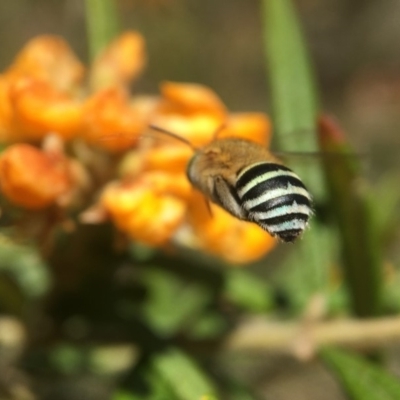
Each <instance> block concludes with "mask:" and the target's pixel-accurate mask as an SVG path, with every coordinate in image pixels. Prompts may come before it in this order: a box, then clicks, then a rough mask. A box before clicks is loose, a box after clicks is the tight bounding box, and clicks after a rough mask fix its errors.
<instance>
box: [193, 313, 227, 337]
mask: <svg viewBox="0 0 400 400" xmlns="http://www.w3.org/2000/svg"><path fill="white" fill-rule="evenodd" d="M227 328H228V323H227V321H226V320H225V319H224V318H223V317H222V316H221V314H219V313H217V312H212V311H210V312H206V313H204V314H203V315H200V316H199V317H198V318H197V319H196V320H195V321H194V322H193V323H192V324H191V325H190V328H189V330H188V332H187V335H188V337H190V338H191V339H196V340H205V339H212V338H215V337H216V336H220V335H222V334H223V333H224V332H225V331H226V330H227Z"/></svg>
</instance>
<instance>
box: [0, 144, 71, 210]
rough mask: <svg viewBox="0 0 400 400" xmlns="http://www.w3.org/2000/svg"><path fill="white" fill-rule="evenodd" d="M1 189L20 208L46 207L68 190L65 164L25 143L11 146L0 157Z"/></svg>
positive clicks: (69, 184)
mask: <svg viewBox="0 0 400 400" xmlns="http://www.w3.org/2000/svg"><path fill="white" fill-rule="evenodd" d="M0 187H1V191H2V193H3V194H4V195H5V196H6V197H7V198H8V199H9V200H10V201H11V202H13V203H15V204H17V205H19V206H22V207H25V208H29V209H40V208H44V207H47V206H49V205H51V204H52V203H54V202H56V201H57V200H58V199H59V198H60V197H61V196H62V195H64V194H66V193H67V192H68V190H69V189H70V187H71V177H70V173H69V167H68V161H67V160H66V159H65V158H59V157H52V156H51V155H49V154H47V153H45V152H43V151H40V150H38V149H37V148H35V147H33V146H30V145H28V144H15V145H12V146H10V147H8V148H7V149H6V150H5V151H4V152H3V153H2V155H1V158H0Z"/></svg>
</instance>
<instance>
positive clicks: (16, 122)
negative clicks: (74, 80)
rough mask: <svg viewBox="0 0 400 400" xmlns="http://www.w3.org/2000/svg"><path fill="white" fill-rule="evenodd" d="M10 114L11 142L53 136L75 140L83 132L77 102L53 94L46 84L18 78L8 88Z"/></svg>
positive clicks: (53, 91) (80, 108)
mask: <svg viewBox="0 0 400 400" xmlns="http://www.w3.org/2000/svg"><path fill="white" fill-rule="evenodd" d="M9 99H10V103H11V107H12V112H13V120H12V130H13V132H15V137H14V139H19V134H20V135H21V136H22V138H24V139H27V140H29V139H33V140H35V139H42V138H43V137H44V136H45V135H46V134H49V133H50V132H56V133H57V134H58V135H60V136H61V137H63V138H64V139H70V138H72V137H74V136H76V135H77V134H78V133H79V132H80V131H81V129H82V106H81V104H80V102H78V101H76V100H73V99H72V98H71V97H70V96H68V95H66V94H65V93H62V92H60V91H58V90H56V89H55V88H54V87H53V86H51V85H50V84H49V83H48V82H45V81H39V80H36V79H32V78H21V79H19V80H17V81H16V82H15V83H14V84H12V85H11V86H10V88H9Z"/></svg>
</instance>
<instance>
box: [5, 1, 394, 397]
mask: <svg viewBox="0 0 400 400" xmlns="http://www.w3.org/2000/svg"><path fill="white" fill-rule="evenodd" d="M294 4H295V5H296V8H297V9H298V11H299V17H300V20H301V23H302V26H303V29H304V33H305V38H306V43H307V45H308V49H309V51H310V55H311V59H312V63H313V67H314V70H315V74H316V78H317V84H318V89H319V95H320V98H321V104H322V108H323V109H324V110H325V111H326V112H327V113H329V114H332V115H334V116H335V118H336V119H337V120H339V121H340V123H341V126H342V128H343V129H344V131H345V132H346V135H347V139H348V140H349V142H350V143H351V144H352V146H353V150H354V152H355V153H358V152H359V153H362V154H363V157H362V164H363V167H364V173H365V175H366V176H367V177H368V179H369V180H370V182H371V185H372V187H374V185H378V186H379V183H380V182H382V181H385V179H386V178H387V177H388V176H390V177H393V176H398V178H399V179H400V157H399V154H400V153H399V151H400V136H399V134H400V51H399V50H400V47H399V46H400V44H399V38H400V24H399V18H398V16H399V15H400V2H398V1H396V0H381V1H379V2H376V1H372V0H363V1H360V0H353V1H346V0H325V1H317V0H296V1H294ZM117 5H118V9H119V11H120V15H121V25H122V26H123V28H124V29H129V28H130V29H134V30H138V31H139V32H141V33H142V34H143V35H144V37H145V39H146V42H147V51H148V55H149V64H148V67H147V68H146V70H145V72H144V74H143V76H142V77H141V78H140V79H139V80H138V82H136V83H135V85H134V87H133V88H132V91H133V93H140V92H146V93H154V94H156V93H157V92H158V85H159V83H160V82H161V81H163V80H170V81H183V82H196V83H202V84H205V85H207V86H210V87H211V88H213V89H214V90H215V91H216V93H218V95H219V96H220V97H221V99H222V100H223V101H224V102H225V104H226V105H227V107H228V108H229V109H230V110H232V111H262V112H267V113H270V111H271V107H270V92H269V84H268V81H267V78H266V73H265V70H266V62H265V54H264V49H263V40H262V38H263V35H262V20H261V16H260V2H259V1H256V0H218V1H215V0H202V1H196V0H118V1H117ZM40 34H56V35H60V36H62V37H63V38H64V39H66V40H67V42H69V44H70V45H71V47H72V48H73V49H74V51H75V52H76V53H77V54H78V56H79V57H80V58H81V60H82V61H84V62H85V63H87V62H88V44H87V41H86V22H85V9H84V2H82V1H81V0H13V1H9V2H5V1H3V2H0V43H1V49H0V68H1V69H2V70H3V69H5V68H6V67H7V66H8V65H9V64H10V63H11V61H12V60H13V58H14V56H15V55H16V54H17V53H18V51H19V50H20V49H21V48H22V46H23V45H24V44H25V43H26V42H27V41H28V40H29V39H30V38H32V37H34V36H36V35H40ZM391 182H396V181H395V180H391ZM397 182H398V181H397ZM397 191H398V189H397ZM382 196H384V194H383V193H382ZM397 211H398V206H397ZM396 235H397V236H394V237H392V238H391V240H390V241H389V242H388V243H389V244H388V245H387V247H386V249H385V251H386V253H385V263H387V264H390V268H391V270H392V269H396V268H398V267H399V266H400V265H399V260H400V246H399V245H398V244H399V238H400V237H399V231H398V229H397V233H396ZM111 243H113V234H112V232H111V229H110V228H109V227H106V228H104V229H102V230H101V231H99V230H97V228H93V227H86V228H83V229H81V230H80V231H79V232H78V234H76V235H74V237H73V238H72V239H71V238H70V239H68V240H65V241H61V242H60V243H59V244H58V250H57V251H56V252H53V253H52V256H51V258H50V259H49V260H47V261H48V264H49V265H51V267H49V268H48V267H47V266H44V265H42V264H41V261H40V260H39V259H35V260H32V255H31V254H28V253H27V255H26V260H24V262H25V263H26V264H24V262H23V263H22V264H21V265H22V266H21V267H20V269H21V270H19V271H17V272H15V268H14V267H13V268H14V270H13V271H12V272H10V270H11V267H9V266H8V264H10V263H8V264H7V267H1V269H3V270H4V271H3V272H2V277H1V279H0V291H1V292H2V294H1V296H0V301H1V303H0V310H1V311H2V314H3V317H2V319H0V347H1V351H2V353H3V356H2V357H1V358H0V399H18V400H19V399H21V400H23V399H36V398H37V399H41V398H43V399H49V400H53V399H98V400H102V399H109V398H112V399H115V400H129V399H132V400H133V399H143V398H147V397H139V396H138V397H134V396H133V395H129V394H125V393H135V390H137V391H138V392H140V391H141V390H142V389H143V385H144V383H143V381H142V378H141V377H140V374H139V373H138V372H137V371H138V368H136V367H137V363H138V362H139V363H142V364H143V365H145V364H146V362H148V360H147V359H146V357H144V358H143V357H139V351H138V348H137V344H138V343H141V344H142V345H143V346H148V349H144V350H145V351H144V352H145V353H146V351H147V350H148V352H149V354H150V353H152V352H154V351H155V349H157V350H158V349H162V348H166V347H168V345H170V344H171V343H174V344H176V343H179V344H180V345H182V346H186V347H185V348H188V349H190V350H191V351H193V354H197V355H199V354H200V355H201V354H203V349H202V347H201V345H204V346H205V349H206V350H204V354H208V353H210V354H214V353H213V351H214V349H215V347H214V346H217V344H218V343H217V342H218V340H219V339H220V337H219V336H218V335H217V334H216V335H215V336H213V332H220V331H223V330H224V329H227V327H229V326H230V324H234V322H235V321H236V319H237V317H238V315H239V316H243V314H245V315H246V314H254V313H255V314H257V313H258V312H261V313H264V312H265V310H269V311H268V312H271V313H272V314H277V315H278V316H279V318H282V319H285V318H290V317H292V316H293V314H294V312H293V310H291V309H290V304H289V305H288V301H289V303H290V299H289V300H288V298H289V297H288V295H287V293H285V292H282V291H280V290H279V288H278V289H276V287H272V288H271V287H270V286H269V278H270V276H271V275H273V274H274V273H275V271H276V269H277V268H279V265H280V260H281V259H282V257H283V256H284V252H285V250H282V249H278V250H277V251H276V252H274V253H273V254H272V255H271V256H270V257H268V261H267V262H266V264H267V267H269V269H268V270H265V265H263V266H262V268H261V267H260V265H255V266H253V267H252V268H250V272H254V274H255V275H254V276H256V277H257V276H261V277H263V278H264V279H263V282H264V281H265V285H266V286H265V287H264V286H263V287H262V288H260V291H259V292H258V291H257V290H255V292H257V293H261V292H263V291H265V293H268V295H266V296H265V297H263V296H262V295H261V297H256V299H253V298H252V299H250V300H248V298H247V297H246V296H247V294H246V295H243V297H241V295H240V294H239V295H238V292H240V289H239V290H238V291H235V288H234V287H235V285H236V284H237V281H242V280H245V279H247V278H248V277H247V276H244V277H243V276H241V275H240V274H239V275H235V274H236V272H234V273H230V272H229V273H227V274H228V275H229V276H227V274H226V273H225V272H224V270H223V268H222V267H221V266H220V265H219V264H218V262H215V263H214V264H213V265H212V266H211V267H210V266H207V267H206V268H204V266H203V265H202V262H201V259H200V260H197V259H196V260H195V259H194V258H193V255H189V256H188V257H185V256H183V257H181V258H179V257H178V258H173V257H171V258H168V257H166V258H165V255H163V254H161V255H160V254H153V253H152V252H151V251H150V252H148V251H147V250H146V249H142V248H139V249H137V248H132V249H131V250H130V251H131V253H130V254H131V255H132V254H133V258H134V259H135V260H136V262H137V265H135V266H134V267H133V266H132V259H130V258H129V257H127V256H126V254H122V255H121V254H120V255H116V254H115V252H114V250H113V247H112V245H111ZM2 251H3V256H1V254H0V262H1V259H3V260H6V259H7V260H12V257H13V255H15V254H16V253H18V252H19V251H20V250H19V248H18V247H16V248H14V247H12V246H11V247H10V248H8V247H7V246H6V247H5V249H3V250H2ZM1 257H2V258H1ZM188 258H189V261H188ZM11 264H12V262H11ZM16 264H18V265H20V262H18V263H16ZM24 265H29V271H28V272H27V270H26V269H24ZM160 266H161V268H159V267H160ZM235 271H236V270H235ZM393 274H394V273H393ZM138 276H140V278H138ZM254 276H250V278H249V279H250V283H249V287H253V285H255V286H254V287H256V286H257V284H256V283H255V281H256V282H258V280H257V279H256V280H255V281H254V280H251V279H254ZM396 276H397V275H396ZM228 281H229V282H230V285H232V286H229V285H228V284H226V282H228ZM187 282H189V283H187ZM395 282H397V281H395ZM399 282H400V281H399ZM239 286H240V285H239ZM204 287H206V288H207V290H206V289H204ZM227 287H228V288H227ZM394 290H396V286H395V287H394ZM163 291H164V292H163ZM221 291H225V292H224V293H225V297H226V298H229V301H225V302H222V303H221V302H220V301H219V300H218V301H216V300H215V298H216V297H219V296H220V293H221ZM226 291H228V292H229V293H228V294H226V293H227V292H226ZM160 292H163V293H164V294H163V295H160V298H158V297H157V296H158V295H159V293H160ZM188 292H189V293H195V295H193V296H191V294H189V295H188V294H187V293H188ZM162 296H165V297H162ZM181 296H182V297H181ZM185 296H187V297H185ZM229 296H231V297H229ZM235 296H236V297H235ZM256 296H257V295H256ZM148 298H151V299H152V302H150V301H149V302H147V303H146V302H145V300H146V299H148ZM180 298H182V299H187V302H188V303H190V302H192V303H193V304H192V306H193V308H190V307H189V309H188V310H189V311H187V310H186V311H185V310H183V311H182V314H181V315H180V316H179V315H178V316H176V315H175V316H173V318H172V319H174V321H171V320H168V318H166V319H165V320H163V318H162V317H163V316H165V315H167V314H168V313H169V312H170V311H171V309H173V308H174V302H175V301H176V300H177V299H178V301H179V299H180ZM210 299H211V300H210ZM168 301H169V302H170V304H168ZM338 301H339V303H340V301H342V300H340V299H339V300H338ZM398 303H399V302H398ZM399 304H400V303H399ZM204 307H206V308H207V307H208V309H207V310H208V311H210V313H209V314H207V315H208V317H209V318H208V320H207V322H209V324H208V325H207V324H206V322H204V321H202V322H204V325H201V324H200V323H199V327H198V329H197V330H195V329H193V331H190V329H188V327H187V326H186V327H185V328H182V321H183V320H185V318H188V315H187V313H188V312H190V313H192V312H194V311H193V310H197V311H198V310H200V309H203V308H204ZM338 307H339V308H340V306H338ZM138 310H139V311H140V312H139V311H138ZM197 311H196V312H197ZM394 311H396V312H397V310H394ZM140 313H141V314H140ZM185 313H186V314H185ZM139 314H140V315H145V316H146V318H147V319H146V318H144V321H145V322H143V321H142V320H141V318H139V317H138V315H139ZM221 314H223V316H224V317H223V318H221ZM160 316H161V317H160ZM21 321H23V325H21V324H20V322H21ZM199 321H200V319H199V320H198V321H197V322H199ZM183 325H184V324H183ZM193 325H195V324H194V323H193ZM200 325H201V326H200ZM203 328H204V329H203ZM213 329H214V330H213ZM189 331H190V332H189ZM2 332H3V333H2ZM188 332H189V333H188ZM196 335H198V336H196ZM207 335H208V336H207ZM196 337H198V338H200V339H199V340H200V342H201V345H200V346H198V347H196V346H197V345H198V343H197V342H196ZM182 343H183V344H182ZM196 343H197V345H196ZM141 350H143V348H141ZM207 352H208V353H207ZM399 354H400V347H399V346H397V347H396V346H393V347H390V356H388V357H387V359H386V361H387V362H386V366H387V368H388V369H389V370H390V371H391V372H392V373H393V374H395V375H396V376H397V377H399V378H400V357H399ZM200 358H204V360H202V361H203V362H204V364H203V368H205V370H206V371H207V372H209V373H210V374H211V375H212V376H213V377H214V379H217V380H218V381H219V382H220V383H221V385H222V387H223V388H224V390H226V393H231V394H230V395H229V394H226V398H227V399H230V398H232V399H235V400H236V399H237V400H246V399H247V400H249V399H254V398H255V399H257V398H258V399H272V400H289V399H290V400H291V399H293V398H296V400H302V399H304V400H305V399H312V400H319V399H321V400H322V399H323V400H342V399H345V398H346V397H345V395H344V394H343V391H342V389H341V388H340V386H339V385H338V384H337V382H336V381H335V380H334V379H333V377H332V376H331V375H330V374H329V373H328V372H327V370H326V369H325V368H324V367H323V366H322V364H321V363H320V362H318V361H311V362H308V363H302V362H299V361H297V360H295V359H294V358H292V357H290V356H283V355H269V356H262V357H260V356H255V355H251V354H250V355H249V354H240V353H239V354H233V355H231V354H222V355H219V356H218V357H215V358H212V359H211V358H210V357H208V356H205V357H200ZM139 367H140V365H139ZM227 371H228V372H227ZM238 382H240V383H238ZM144 386H145V385H144ZM120 388H126V392H125V391H124V392H123V393H124V394H121V393H122V392H120ZM138 388H140V390H139V389H138ZM244 388H246V389H244ZM247 388H250V389H249V393H250V392H251V393H253V394H252V395H251V396H254V397H250V394H247V393H248V392H247ZM121 390H122V389H121ZM143 390H144V391H145V389H143ZM232 393H234V394H232ZM240 393H242V394H240ZM124 396H126V397H124ZM235 396H236V397H235ZM240 396H242V397H240ZM246 396H247V397H246ZM159 398H160V399H161V398H163V399H164V398H165V399H167V397H159ZM170 398H171V399H173V398H174V397H170ZM222 398H224V397H222Z"/></svg>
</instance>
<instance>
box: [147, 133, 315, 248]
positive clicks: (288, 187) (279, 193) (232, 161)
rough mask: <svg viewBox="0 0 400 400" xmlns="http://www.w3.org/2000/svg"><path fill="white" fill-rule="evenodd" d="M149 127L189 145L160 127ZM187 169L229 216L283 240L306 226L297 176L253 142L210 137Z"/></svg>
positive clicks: (305, 203)
mask: <svg viewBox="0 0 400 400" xmlns="http://www.w3.org/2000/svg"><path fill="white" fill-rule="evenodd" d="M151 128H152V129H154V130H157V131H160V132H162V133H165V134H168V135H170V136H173V137H175V138H177V139H179V140H181V141H182V142H185V143H186V144H188V145H189V146H191V147H192V148H193V146H192V145H191V144H190V143H189V142H188V141H187V140H186V139H184V138H182V137H180V136H177V135H175V134H173V133H171V132H168V131H165V130H164V129H162V128H159V127H156V126H151ZM194 150H195V153H194V155H193V157H192V159H191V160H190V162H189V164H188V166H187V171H186V172H187V176H188V179H189V181H190V182H191V183H192V185H193V186H194V187H196V188H197V189H198V190H200V191H201V192H202V193H203V194H204V195H205V196H207V198H209V199H210V200H211V201H213V202H214V203H216V204H218V205H219V206H221V207H222V208H224V209H225V210H226V211H228V212H229V213H231V214H232V215H233V216H235V217H237V218H239V219H241V220H245V221H251V222H255V223H256V224H258V225H259V226H260V227H261V228H263V229H264V230H266V231H267V232H268V233H270V234H271V235H272V236H277V237H278V238H280V239H281V240H283V241H284V242H294V241H295V239H296V238H297V237H298V236H299V235H300V234H301V233H302V232H303V231H304V229H305V228H306V227H307V224H308V220H309V218H310V216H311V214H312V199H311V195H310V193H309V192H308V190H307V188H306V187H305V185H304V184H303V182H302V181H301V180H300V178H299V177H298V176H297V175H296V174H295V173H294V172H293V171H292V170H290V169H289V168H287V167H285V166H284V165H282V163H281V162H280V161H279V160H278V159H276V158H275V157H274V156H273V155H272V154H271V153H270V152H269V151H267V150H266V149H264V148H263V147H262V146H260V145H259V144H257V143H254V142H251V141H249V140H245V139H239V138H221V139H215V140H213V141H212V142H211V143H210V144H208V145H206V146H204V147H203V148H201V149H194Z"/></svg>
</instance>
